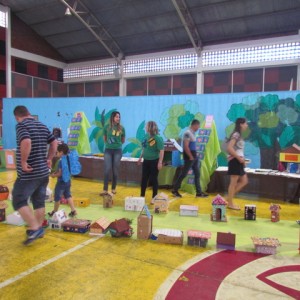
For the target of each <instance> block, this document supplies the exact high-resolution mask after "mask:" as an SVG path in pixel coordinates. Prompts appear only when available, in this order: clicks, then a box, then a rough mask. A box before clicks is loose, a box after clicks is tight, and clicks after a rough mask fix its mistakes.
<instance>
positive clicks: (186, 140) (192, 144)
mask: <svg viewBox="0 0 300 300" xmlns="http://www.w3.org/2000/svg"><path fill="white" fill-rule="evenodd" d="M199 127H200V122H199V121H198V120H196V119H194V120H193V121H192V122H191V125H190V128H189V129H188V130H186V131H185V132H184V134H183V160H184V166H183V168H182V169H181V171H180V173H179V176H178V178H177V179H176V180H175V183H174V186H173V190H172V194H173V195H174V196H175V197H177V198H181V197H182V195H181V194H180V193H179V192H178V190H179V189H180V187H181V183H182V181H183V179H184V178H185V177H186V175H187V174H188V171H189V169H190V168H192V170H193V172H194V176H195V179H194V180H195V187H196V197H201V198H205V197H208V195H207V194H206V193H203V192H202V190H201V185H200V160H199V158H198V156H197V152H196V132H197V131H198V130H199Z"/></svg>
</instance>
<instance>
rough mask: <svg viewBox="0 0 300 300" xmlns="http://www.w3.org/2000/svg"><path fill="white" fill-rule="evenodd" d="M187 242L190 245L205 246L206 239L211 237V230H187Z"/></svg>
mask: <svg viewBox="0 0 300 300" xmlns="http://www.w3.org/2000/svg"><path fill="white" fill-rule="evenodd" d="M187 236H188V239H187V244H188V245H190V246H198V247H203V248H205V247H206V245H207V242H208V239H210V238H211V232H208V231H200V230H188V232H187Z"/></svg>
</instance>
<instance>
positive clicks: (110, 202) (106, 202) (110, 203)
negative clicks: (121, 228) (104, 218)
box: [103, 193, 114, 208]
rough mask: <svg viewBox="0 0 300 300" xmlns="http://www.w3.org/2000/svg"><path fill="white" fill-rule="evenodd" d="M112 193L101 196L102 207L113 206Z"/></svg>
mask: <svg viewBox="0 0 300 300" xmlns="http://www.w3.org/2000/svg"><path fill="white" fill-rule="evenodd" d="M113 203H114V200H113V194H111V193H107V194H106V195H104V196H103V208H111V207H113Z"/></svg>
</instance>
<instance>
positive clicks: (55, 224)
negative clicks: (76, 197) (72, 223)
mask: <svg viewBox="0 0 300 300" xmlns="http://www.w3.org/2000/svg"><path fill="white" fill-rule="evenodd" d="M66 220H68V217H67V215H66V213H65V211H64V210H63V209H60V210H58V211H57V212H55V213H54V215H53V216H52V217H51V218H49V220H48V225H49V228H50V229H61V228H62V223H63V222H65V221H66Z"/></svg>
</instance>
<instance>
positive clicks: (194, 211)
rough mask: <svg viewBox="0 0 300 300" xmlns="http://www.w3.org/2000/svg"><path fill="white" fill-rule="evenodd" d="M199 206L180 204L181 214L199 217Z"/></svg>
mask: <svg viewBox="0 0 300 300" xmlns="http://www.w3.org/2000/svg"><path fill="white" fill-rule="evenodd" d="M198 209H199V208H198V206H196V205H180V211H179V215H180V216H191V217H198Z"/></svg>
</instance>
